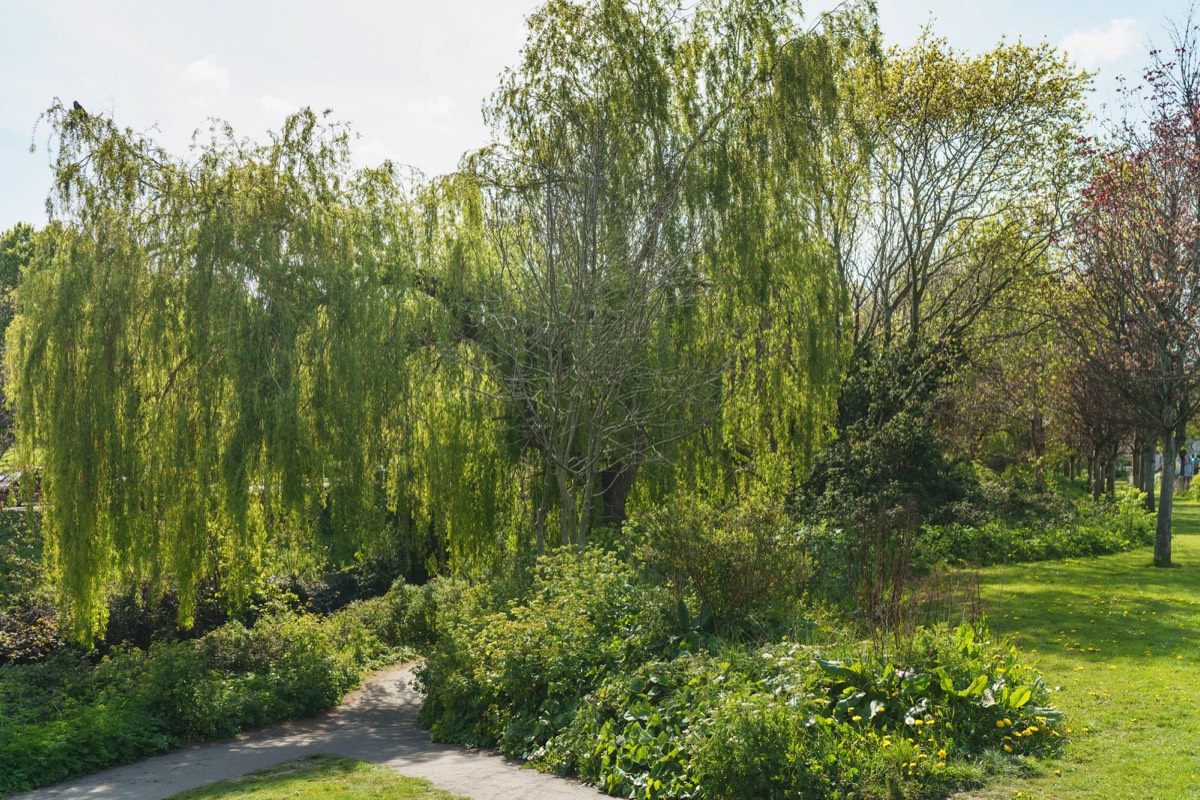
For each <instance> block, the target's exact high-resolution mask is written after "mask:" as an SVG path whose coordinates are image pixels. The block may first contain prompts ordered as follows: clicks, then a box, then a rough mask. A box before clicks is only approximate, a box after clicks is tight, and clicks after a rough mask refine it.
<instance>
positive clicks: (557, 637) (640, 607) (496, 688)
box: [419, 550, 670, 758]
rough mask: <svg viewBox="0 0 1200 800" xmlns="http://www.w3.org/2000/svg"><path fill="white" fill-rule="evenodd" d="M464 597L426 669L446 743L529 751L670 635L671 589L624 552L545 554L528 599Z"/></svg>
mask: <svg viewBox="0 0 1200 800" xmlns="http://www.w3.org/2000/svg"><path fill="white" fill-rule="evenodd" d="M490 602H491V598H490V597H489V596H488V594H487V592H486V587H479V588H478V589H476V590H475V591H473V592H469V593H467V594H466V595H464V597H463V600H462V602H461V604H460V605H459V606H458V607H457V609H456V610H455V612H454V613H453V614H451V615H448V616H447V618H446V619H445V621H444V629H443V631H442V635H441V637H440V638H439V640H438V642H437V645H436V646H435V648H434V649H433V651H432V652H431V653H430V655H429V656H428V658H427V660H426V662H425V664H424V666H423V667H422V668H421V670H420V672H419V676H420V679H421V683H422V685H423V687H424V689H425V692H426V697H425V702H424V703H423V704H422V706H421V713H420V719H421V722H422V724H423V725H425V726H426V727H428V728H429V729H430V730H431V732H432V734H433V736H434V738H435V739H437V740H439V741H453V742H460V743H463V744H469V745H472V746H484V747H498V748H499V749H500V750H501V751H502V752H504V753H506V754H508V755H512V756H518V757H522V758H528V757H529V756H530V755H531V754H532V753H534V752H536V751H537V750H538V749H539V748H540V747H542V746H543V745H544V744H545V742H546V740H547V738H548V737H549V736H550V735H552V734H553V733H555V732H556V731H558V730H559V729H561V728H562V727H563V726H565V725H566V724H567V722H569V721H570V719H571V718H572V717H574V715H575V712H576V710H577V707H578V705H579V702H580V700H581V698H582V697H583V696H584V695H585V694H587V693H588V692H590V691H592V689H594V688H595V687H596V686H597V685H599V683H600V682H601V681H602V680H603V679H604V677H605V676H606V675H608V674H610V673H613V672H620V671H621V670H622V669H624V668H626V667H629V666H632V665H636V664H638V663H641V662H642V661H645V660H647V659H648V658H649V654H650V653H651V652H653V651H654V648H655V647H656V645H658V644H660V643H661V642H662V641H663V640H664V638H665V636H666V632H667V625H666V623H665V620H666V618H667V614H666V611H665V609H666V608H667V607H668V606H669V605H670V604H669V602H668V599H667V595H666V594H665V592H664V591H663V590H662V589H658V588H656V587H653V586H651V585H650V584H649V583H647V582H646V581H645V580H642V579H641V578H640V577H639V576H638V575H637V574H636V573H635V572H634V570H633V568H632V567H630V566H628V565H627V564H625V563H623V562H620V561H618V560H617V559H616V558H615V557H613V556H612V555H609V554H605V553H601V552H599V551H595V550H590V551H588V552H587V553H585V554H583V555H577V554H575V553H574V552H567V551H562V552H559V553H556V554H552V555H549V556H547V557H545V558H543V559H541V560H540V561H539V564H538V569H537V574H536V577H535V578H534V581H533V584H532V586H531V588H530V590H529V594H528V596H527V597H526V598H525V599H524V600H523V601H521V602H510V603H508V604H507V605H506V606H505V607H504V608H502V609H499V610H495V609H492V608H491V607H490Z"/></svg>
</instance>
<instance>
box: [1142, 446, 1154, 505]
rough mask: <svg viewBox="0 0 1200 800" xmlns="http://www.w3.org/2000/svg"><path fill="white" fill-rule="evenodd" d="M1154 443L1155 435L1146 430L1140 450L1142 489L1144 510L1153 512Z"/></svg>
mask: <svg viewBox="0 0 1200 800" xmlns="http://www.w3.org/2000/svg"><path fill="white" fill-rule="evenodd" d="M1154 445H1155V437H1154V435H1153V434H1152V433H1151V432H1150V431H1147V432H1146V435H1145V441H1144V449H1143V450H1142V478H1143V480H1144V481H1145V486H1144V487H1143V488H1142V491H1143V492H1145V493H1146V510H1147V511H1149V512H1151V513H1153V512H1154V455H1155V446H1154Z"/></svg>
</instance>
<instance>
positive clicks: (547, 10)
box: [467, 0, 877, 550]
mask: <svg viewBox="0 0 1200 800" xmlns="http://www.w3.org/2000/svg"><path fill="white" fill-rule="evenodd" d="M529 24H530V36H529V40H528V42H527V45H526V48H525V50H524V53H523V58H522V61H521V63H520V66H519V67H517V68H515V69H513V70H511V71H509V72H508V73H506V74H505V76H504V79H503V83H502V86H501V88H500V90H499V91H498V92H497V93H496V95H495V96H494V97H493V99H492V101H491V103H490V105H489V106H488V109H487V113H488V117H489V119H490V121H491V122H492V124H493V127H494V129H495V131H496V143H495V144H494V145H493V146H491V147H490V148H487V149H486V150H484V151H481V152H479V153H477V154H475V155H473V156H472V157H471V158H470V159H469V160H468V161H467V167H468V170H467V171H468V173H469V175H471V176H473V177H474V179H475V180H476V182H477V185H478V191H479V194H480V196H481V198H482V199H481V202H482V209H483V216H482V227H483V229H484V232H485V239H486V241H485V243H484V245H483V246H481V248H480V249H479V254H480V258H482V259H484V260H485V261H487V262H488V263H490V265H491V266H490V268H489V269H487V270H484V271H483V272H482V274H480V275H478V276H477V280H476V283H475V284H474V286H473V287H472V288H471V289H469V290H468V292H467V295H468V296H469V297H470V298H471V300H470V302H471V303H473V304H475V305H476V306H477V307H478V316H479V325H478V327H477V328H472V330H471V335H470V336H469V337H467V338H469V340H470V344H471V346H472V347H473V348H475V349H476V350H477V351H478V352H479V353H481V354H482V356H483V357H482V358H481V359H480V360H479V362H478V363H479V365H481V366H482V367H483V368H485V369H487V370H488V376H489V379H490V381H491V382H492V384H493V385H494V386H495V387H496V388H497V390H498V392H499V396H500V397H501V398H502V399H503V400H504V401H505V403H506V404H507V405H508V407H509V408H510V412H511V414H512V415H513V418H514V422H515V425H516V426H517V428H518V430H519V431H520V433H521V435H522V437H523V440H524V443H525V449H524V451H523V452H524V454H525V457H527V458H528V459H530V461H531V462H532V465H533V473H534V474H535V475H536V476H538V477H540V483H541V485H540V486H536V485H535V486H533V487H532V493H531V494H532V497H533V502H534V505H535V508H536V511H535V515H534V529H535V531H536V534H537V541H538V548H539V550H540V548H541V546H542V541H543V536H544V528H545V526H546V524H547V520H548V518H549V517H551V516H553V515H554V514H557V516H558V521H559V536H560V540H561V541H562V542H563V543H564V544H565V543H567V542H574V543H576V544H578V545H580V546H582V544H583V543H584V541H586V538H587V531H588V528H589V526H590V525H591V524H592V522H593V518H594V517H595V516H596V514H597V512H599V519H600V521H601V522H605V523H619V522H620V521H621V520H622V519H623V517H624V509H625V503H626V499H627V497H628V496H629V494H630V492H631V490H632V489H633V487H634V482H635V478H636V476H637V475H638V474H639V469H640V468H641V467H642V466H643V465H650V464H658V465H665V467H666V468H664V469H658V470H656V471H655V473H656V474H657V475H658V476H659V477H660V478H662V477H663V476H666V479H667V482H668V483H671V482H677V481H679V480H682V481H684V482H687V483H691V484H699V485H700V487H701V488H703V489H705V490H708V491H717V492H725V491H730V490H735V491H736V490H737V489H738V488H739V485H740V483H739V481H740V480H741V477H743V476H744V473H745V472H746V471H747V470H748V468H750V467H753V470H754V471H757V472H759V473H763V472H771V473H773V477H772V480H773V481H774V482H775V483H777V484H779V485H783V484H786V483H787V482H788V481H790V480H793V479H794V473H796V472H797V471H799V470H802V469H803V467H804V466H805V464H806V463H807V458H808V455H809V454H810V452H811V450H812V448H813V447H814V445H815V444H816V443H817V441H818V438H819V436H820V432H821V431H822V430H823V428H824V426H825V423H826V422H827V421H828V419H829V418H830V415H831V409H832V405H833V400H834V394H833V387H834V385H835V383H836V380H835V379H836V374H837V365H838V357H839V349H838V347H839V346H838V342H837V337H836V336H835V335H834V332H835V328H836V326H837V322H838V320H839V316H840V313H841V307H842V300H841V292H840V284H839V280H838V273H837V269H836V262H835V259H834V258H833V248H832V247H831V245H830V243H829V242H828V241H827V240H826V239H825V238H824V237H823V235H822V231H821V229H820V226H819V225H818V224H817V220H816V218H815V213H814V209H815V208H816V207H818V206H821V205H822V204H823V203H824V202H825V200H824V198H825V194H823V192H825V188H826V187H825V181H827V180H828V179H829V178H830V169H829V168H830V163H829V154H830V150H829V148H828V145H827V142H828V140H829V139H830V138H832V137H833V136H835V135H836V136H837V137H839V139H840V140H852V139H854V138H855V137H856V136H857V135H858V134H860V133H861V131H857V130H855V129H853V127H850V128H847V126H846V125H845V124H844V121H843V116H844V112H845V106H846V104H847V97H846V93H845V92H844V91H842V78H843V75H844V73H845V71H846V66H847V64H848V63H850V62H852V61H855V60H859V61H864V62H869V61H870V60H871V58H872V52H874V51H876V50H877V47H876V40H877V37H876V33H875V29H874V23H873V16H872V15H871V14H869V13H868V12H867V11H866V10H865V9H863V8H857V7H847V8H845V9H843V10H842V11H840V12H838V13H837V14H834V15H827V16H825V17H822V18H821V20H820V21H819V23H818V25H817V26H815V27H805V26H804V25H803V24H802V17H801V9H800V7H799V6H798V5H797V4H795V3H791V2H786V1H784V0H780V1H779V2H771V3H763V2H742V1H741V0H713V1H712V2H702V3H700V4H698V5H695V6H689V7H687V8H685V7H682V6H680V5H679V4H677V3H674V2H650V3H642V4H638V5H637V6H630V5H628V4H625V3H621V2H614V1H613V0H601V1H600V2H591V3H579V4H577V3H571V2H566V0H552V2H550V3H548V4H547V5H546V6H544V7H543V8H542V9H541V10H539V12H538V13H536V14H534V15H533V16H532V17H531V18H530V23H529ZM768 465H769V466H768ZM681 468H682V469H681ZM649 483H654V481H650V482H649ZM659 483H661V481H659ZM643 485H647V486H648V482H647V481H643ZM660 488H661V487H660ZM648 491H650V492H651V493H653V491H654V490H653V489H648Z"/></svg>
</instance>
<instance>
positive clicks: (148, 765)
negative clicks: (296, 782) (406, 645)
mask: <svg viewBox="0 0 1200 800" xmlns="http://www.w3.org/2000/svg"><path fill="white" fill-rule="evenodd" d="M413 666H414V665H413V664H406V665H403V666H397V667H392V668H390V669H386V670H383V671H382V672H377V673H375V674H373V675H371V676H369V677H368V678H366V680H364V681H363V685H362V686H360V687H359V688H358V689H356V690H355V691H354V692H352V693H351V694H350V695H349V696H348V697H347V698H346V700H345V702H344V703H342V705H340V706H338V707H337V708H335V709H334V710H332V711H330V712H328V713H326V714H323V715H322V716H319V717H315V718H313V719H310V720H304V721H301V722H289V723H284V724H282V725H276V726H273V727H270V728H264V729H263V730H260V731H256V732H255V733H252V734H247V735H243V736H239V737H238V738H236V739H233V740H228V741H224V742H214V743H212V744H205V745H197V746H193V747H189V748H186V749H183V750H178V751H176V752H174V753H168V754H167V755H163V756H158V757H157V758H151V759H149V760H147V761H141V762H139V763H137V764H130V765H128V766H124V767H117V768H115V769H110V770H105V771H104V772H97V773H95V774H94V775H88V776H86V777H84V778H79V779H77V780H74V781H68V782H66V783H60V784H57V785H55V786H48V787H46V788H44V789H38V790H36V791H33V792H26V793H25V794H19V795H13V796H12V798H11V800H50V799H51V798H60V799H61V798H65V799H66V800H77V799H78V800H82V798H88V800H93V799H95V800H99V799H101V798H103V799H105V800H107V799H108V798H112V799H113V800H160V798H164V797H169V796H170V795H173V794H175V793H177V792H182V791H186V790H188V789H193V788H195V787H197V786H203V785H205V784H207V783H212V782H213V781H219V780H228V779H230V778H236V777H239V776H241V775H244V774H246V773H247V772H253V771H254V770H259V769H265V768H267V767H272V766H274V765H276V764H279V763H282V762H284V761H290V760H291V759H293V758H299V757H300V756H305V755H312V754H316V753H330V754H333V755H339V756H345V757H347V758H357V759H362V760H364V761H374V762H377V763H380V764H386V765H387V766H389V767H393V768H394V769H396V770H398V771H399V772H402V773H403V774H405V775H409V776H412V777H416V778H425V779H426V780H428V781H431V782H432V783H434V784H436V785H437V786H438V787H440V788H442V789H445V790H447V791H449V792H453V793H454V794H459V795H463V796H464V797H470V798H474V799H475V800H524V799H525V798H536V799H537V800H543V799H544V800H576V798H578V799H579V800H596V799H597V798H599V797H604V796H605V795H602V794H600V793H599V792H597V791H596V790H595V789H592V788H590V787H587V786H584V785H582V784H579V783H575V782H573V781H568V780H564V779H562V778H556V777H554V776H552V775H543V774H541V773H539V772H535V771H534V770H531V769H520V768H519V767H518V765H517V764H516V763H515V762H513V761H509V760H508V759H505V758H503V757H502V756H499V755H496V754H495V753H491V752H486V751H481V750H467V749H464V748H461V747H456V746H453V745H444V744H434V743H433V742H431V741H430V740H429V735H428V734H427V733H425V732H424V731H422V730H421V729H420V728H419V727H417V709H418V708H420V705H421V695H420V694H419V693H418V692H417V690H416V689H415V688H414V686H413V674H412V669H413Z"/></svg>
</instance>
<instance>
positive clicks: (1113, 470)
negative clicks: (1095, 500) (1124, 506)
mask: <svg viewBox="0 0 1200 800" xmlns="http://www.w3.org/2000/svg"><path fill="white" fill-rule="evenodd" d="M1106 472H1107V474H1106V475H1105V479H1106V481H1107V482H1108V486H1107V493H1108V499H1109V500H1116V499H1117V445H1116V444H1113V446H1112V447H1111V448H1110V449H1109V451H1108V469H1107V471H1106Z"/></svg>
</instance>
